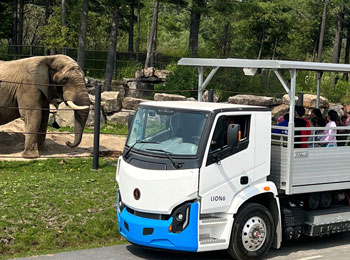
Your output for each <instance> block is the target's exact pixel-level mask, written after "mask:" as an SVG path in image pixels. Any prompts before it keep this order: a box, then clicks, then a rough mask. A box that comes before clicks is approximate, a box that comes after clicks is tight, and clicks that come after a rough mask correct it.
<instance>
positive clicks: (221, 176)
mask: <svg viewBox="0 0 350 260" xmlns="http://www.w3.org/2000/svg"><path fill="white" fill-rule="evenodd" d="M253 122H254V114H239V115H237V114H235V115H232V114H231V115H230V114H221V115H218V116H217V120H216V122H215V128H213V130H212V133H211V134H210V138H209V140H210V143H208V145H207V151H206V153H205V159H204V160H203V166H202V168H201V171H200V181H199V195H200V196H201V197H202V203H201V213H212V212H226V211H227V210H228V208H229V206H230V205H231V201H232V199H233V197H234V195H235V194H236V193H237V192H239V191H240V190H242V189H243V188H244V187H247V185H248V184H249V180H250V179H251V178H250V175H251V174H252V171H253V169H254V142H252V129H255V126H254V124H253ZM229 124H239V125H240V131H241V139H240V141H239V143H238V146H237V147H235V148H234V149H231V148H230V147H229V146H228V145H227V142H226V139H227V126H228V125H229Z"/></svg>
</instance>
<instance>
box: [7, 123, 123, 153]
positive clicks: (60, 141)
mask: <svg viewBox="0 0 350 260" xmlns="http://www.w3.org/2000/svg"><path fill="white" fill-rule="evenodd" d="M6 132H11V133H6ZM21 132H24V122H23V121H22V120H21V119H17V120H15V121H12V122H10V123H8V124H6V125H1V126H0V160H23V158H22V156H21V153H22V151H23V149H24V134H22V133H21ZM73 140H74V134H67V133H58V132H55V133H50V132H48V134H47V135H46V141H45V146H46V151H45V152H42V153H41V157H40V158H51V157H52V158H53V157H60V158H61V157H64V158H69V157H88V156H91V155H92V149H93V143H94V135H93V133H85V134H84V135H83V138H82V141H81V143H80V145H79V146H78V147H74V148H71V147H68V146H67V145H66V141H70V142H73ZM125 140H126V137H121V136H117V135H111V134H108V135H107V134H101V135H100V155H101V156H112V157H117V156H119V154H120V152H121V151H122V150H123V148H124V144H125Z"/></svg>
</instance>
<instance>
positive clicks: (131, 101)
mask: <svg viewBox="0 0 350 260" xmlns="http://www.w3.org/2000/svg"><path fill="white" fill-rule="evenodd" d="M145 101H148V100H146V99H141V98H133V97H126V98H124V99H123V103H122V104H123V105H122V107H123V108H124V109H128V110H136V109H137V107H138V106H139V104H140V103H141V102H145Z"/></svg>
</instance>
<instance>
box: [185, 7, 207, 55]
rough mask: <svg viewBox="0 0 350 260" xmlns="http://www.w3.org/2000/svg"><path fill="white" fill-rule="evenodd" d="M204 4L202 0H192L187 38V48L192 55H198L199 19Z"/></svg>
mask: <svg viewBox="0 0 350 260" xmlns="http://www.w3.org/2000/svg"><path fill="white" fill-rule="evenodd" d="M204 5H205V3H204V1H203V0H192V8H191V21H190V35H189V39H188V48H189V51H190V52H191V55H192V57H197V55H198V35H199V27H200V21H201V10H200V8H203V7H204Z"/></svg>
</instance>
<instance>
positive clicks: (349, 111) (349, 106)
mask: <svg viewBox="0 0 350 260" xmlns="http://www.w3.org/2000/svg"><path fill="white" fill-rule="evenodd" d="M344 112H345V113H347V114H350V105H347V106H345V107H344Z"/></svg>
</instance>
